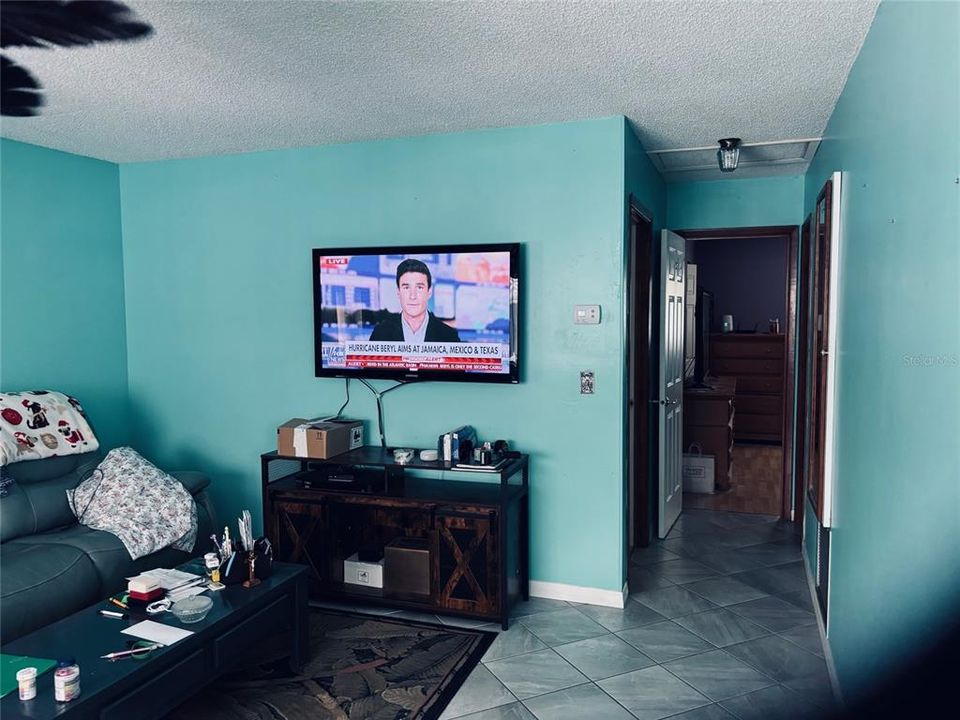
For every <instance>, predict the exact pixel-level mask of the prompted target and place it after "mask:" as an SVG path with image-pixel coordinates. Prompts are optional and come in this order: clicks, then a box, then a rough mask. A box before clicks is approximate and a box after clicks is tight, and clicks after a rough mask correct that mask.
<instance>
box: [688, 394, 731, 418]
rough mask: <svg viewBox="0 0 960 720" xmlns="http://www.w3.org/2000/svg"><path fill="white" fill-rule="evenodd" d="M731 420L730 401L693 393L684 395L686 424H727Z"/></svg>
mask: <svg viewBox="0 0 960 720" xmlns="http://www.w3.org/2000/svg"><path fill="white" fill-rule="evenodd" d="M729 420H730V401H729V400H727V399H725V398H721V399H715V400H708V399H705V398H698V397H696V396H694V395H692V394H685V395H684V396H683V422H684V425H726V424H727V422H729Z"/></svg>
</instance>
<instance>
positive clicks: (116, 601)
mask: <svg viewBox="0 0 960 720" xmlns="http://www.w3.org/2000/svg"><path fill="white" fill-rule="evenodd" d="M107 601H108V602H112V603H113V604H114V605H116V606H117V607H122V608H123V609H124V610H126V609H127V605H126V603H122V602H120V601H119V600H117V599H116V598H108V599H107Z"/></svg>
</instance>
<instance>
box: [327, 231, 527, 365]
mask: <svg viewBox="0 0 960 720" xmlns="http://www.w3.org/2000/svg"><path fill="white" fill-rule="evenodd" d="M520 247H521V244H520V243H473V244H463V245H457V244H444V245H391V246H384V245H377V246H371V247H363V246H353V247H348V248H342V247H337V248H313V251H312V256H311V257H312V262H311V272H312V273H313V350H314V373H315V376H316V377H318V378H320V377H327V378H364V379H366V380H371V379H372V380H397V381H400V382H412V381H417V380H429V381H431V382H432V381H440V382H467V383H497V384H516V383H519V382H520V357H521V354H522V350H521V342H520V331H521V329H522V327H523V314H522V312H521V310H522V307H523V303H522V302H521V296H522V290H523V288H522V287H521V284H520ZM479 252H509V253H510V278H511V279H512V280H513V281H515V283H516V286H517V290H516V293H515V296H514V297H513V298H512V301H511V303H510V305H511V313H510V315H511V318H510V323H511V331H512V332H511V341H512V346H513V348H515V350H514V352H515V354H516V360H515V361H512V362H510V372H509V374H502V375H500V374H493V373H470V372H465V371H462V370H457V371H448V372H445V371H442V370H423V371H415V372H411V371H410V370H385V369H371V368H365V369H362V370H345V369H343V368H324V367H322V364H323V358H322V352H321V347H322V341H321V336H322V323H321V311H322V301H323V292H322V283H321V282H320V257H322V256H324V255H421V254H422V255H434V254H436V255H440V254H450V253H479Z"/></svg>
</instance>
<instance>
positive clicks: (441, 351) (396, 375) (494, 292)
mask: <svg viewBox="0 0 960 720" xmlns="http://www.w3.org/2000/svg"><path fill="white" fill-rule="evenodd" d="M519 283H520V245H519V244H517V243H512V244H490V245H429V246H403V247H369V248H368V247H354V248H316V249H314V251H313V295H314V338H315V351H316V354H315V363H316V375H317V377H363V378H384V379H394V380H450V381H460V382H493V383H516V382H519V330H520V328H519V317H520V313H519V297H520V292H519V290H520V288H519Z"/></svg>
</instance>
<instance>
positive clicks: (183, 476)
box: [170, 470, 210, 495]
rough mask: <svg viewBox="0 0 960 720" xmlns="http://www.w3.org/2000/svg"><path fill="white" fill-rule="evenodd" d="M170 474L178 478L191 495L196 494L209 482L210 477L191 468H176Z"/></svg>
mask: <svg viewBox="0 0 960 720" xmlns="http://www.w3.org/2000/svg"><path fill="white" fill-rule="evenodd" d="M170 474H171V475H173V477H175V478H176V479H177V480H179V481H180V482H181V483H182V484H183V486H184V487H185V488H186V489H187V492H189V493H190V494H191V495H196V494H197V493H199V492H200V491H201V490H203V489H204V488H205V487H207V485H209V484H210V478H208V477H207V476H206V475H204V474H203V473H199V472H193V471H192V470H176V471H174V472H171V473H170Z"/></svg>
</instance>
